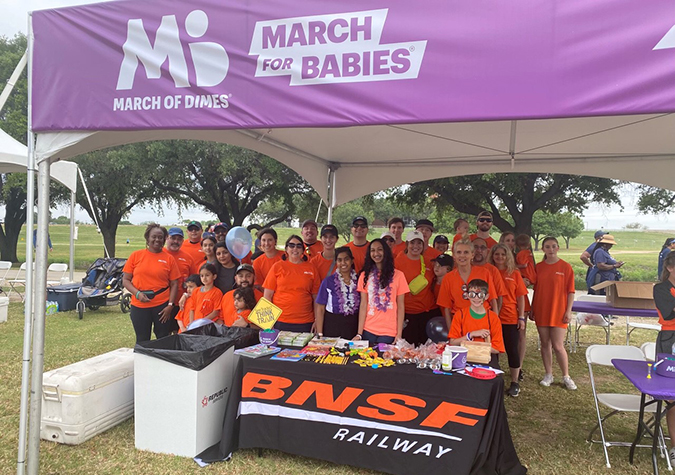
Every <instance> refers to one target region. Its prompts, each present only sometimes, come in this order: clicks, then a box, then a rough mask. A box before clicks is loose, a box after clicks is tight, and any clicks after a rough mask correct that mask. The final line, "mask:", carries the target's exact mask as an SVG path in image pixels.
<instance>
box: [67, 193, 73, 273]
mask: <svg viewBox="0 0 675 475" xmlns="http://www.w3.org/2000/svg"><path fill="white" fill-rule="evenodd" d="M74 233H75V192H74V191H71V192H70V261H69V264H68V269H69V270H70V272H69V273H68V277H69V280H70V282H73V281H74V280H75V235H74Z"/></svg>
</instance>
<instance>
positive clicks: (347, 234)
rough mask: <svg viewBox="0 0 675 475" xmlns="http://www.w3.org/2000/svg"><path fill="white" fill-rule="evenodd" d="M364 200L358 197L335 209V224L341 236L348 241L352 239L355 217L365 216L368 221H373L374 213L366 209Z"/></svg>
mask: <svg viewBox="0 0 675 475" xmlns="http://www.w3.org/2000/svg"><path fill="white" fill-rule="evenodd" d="M363 201H364V199H363V198H358V199H355V200H353V201H350V202H348V203H345V204H343V205H340V206H338V207H337V208H335V210H334V211H333V224H334V225H335V226H336V227H337V228H338V231H339V232H340V236H342V238H343V239H344V240H345V241H347V242H349V241H351V240H352V234H351V232H352V220H353V219H354V218H355V217H357V216H363V217H365V218H366V219H367V220H368V223H372V222H373V214H372V212H371V211H370V210H366V209H364V204H363Z"/></svg>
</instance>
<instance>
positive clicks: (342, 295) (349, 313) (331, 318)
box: [315, 246, 361, 340]
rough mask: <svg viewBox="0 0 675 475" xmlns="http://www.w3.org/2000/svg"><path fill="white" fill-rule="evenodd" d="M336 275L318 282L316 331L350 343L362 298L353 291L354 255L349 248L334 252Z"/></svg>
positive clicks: (354, 288) (356, 325)
mask: <svg viewBox="0 0 675 475" xmlns="http://www.w3.org/2000/svg"><path fill="white" fill-rule="evenodd" d="M335 267H336V272H335V273H334V274H332V275H329V276H328V277H326V278H325V279H324V280H323V282H321V287H320V288H319V293H318V295H317V297H316V303H317V307H316V312H315V318H316V321H315V328H316V332H317V333H318V334H319V336H320V337H322V336H327V337H342V338H345V339H347V340H351V339H352V338H354V336H355V335H356V332H357V331H358V325H359V304H360V303H361V296H360V294H359V293H358V292H357V291H356V282H357V275H356V271H354V256H353V255H352V250H351V249H350V248H348V247H346V246H345V247H340V248H338V249H336V250H335Z"/></svg>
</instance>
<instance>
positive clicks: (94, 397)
mask: <svg viewBox="0 0 675 475" xmlns="http://www.w3.org/2000/svg"><path fill="white" fill-rule="evenodd" d="M133 414H134V353H133V350H132V349H131V348H120V349H118V350H115V351H111V352H109V353H105V354H103V355H99V356H95V357H93V358H90V359H88V360H84V361H80V362H79V363H74V364H71V365H68V366H64V367H63V368H58V369H55V370H52V371H49V372H47V373H45V374H44V376H43V380H42V421H41V423H40V437H41V438H43V439H45V440H51V441H54V442H60V443H62V444H69V445H77V444H81V443H82V442H84V441H86V440H89V439H91V438H92V437H94V436H95V435H97V434H100V433H101V432H104V431H106V430H108V429H110V428H111V427H113V426H115V425H117V424H119V423H120V422H122V421H124V420H126V419H128V418H129V417H131V416H132V415H133Z"/></svg>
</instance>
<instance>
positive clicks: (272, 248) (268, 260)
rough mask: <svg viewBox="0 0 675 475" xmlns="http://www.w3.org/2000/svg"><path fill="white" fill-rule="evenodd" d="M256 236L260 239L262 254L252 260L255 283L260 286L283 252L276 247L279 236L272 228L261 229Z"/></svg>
mask: <svg viewBox="0 0 675 475" xmlns="http://www.w3.org/2000/svg"><path fill="white" fill-rule="evenodd" d="M258 238H259V239H260V250H261V251H262V252H263V254H261V255H259V256H258V257H257V258H256V259H255V260H254V261H253V269H255V284H256V285H259V286H262V284H263V282H265V277H267V274H268V272H269V271H270V269H271V268H272V266H273V265H274V264H276V263H277V262H279V261H280V260H281V258H282V256H283V255H284V253H283V252H281V251H280V250H278V249H277V240H278V239H279V237H278V236H277V232H276V231H275V230H274V229H272V228H265V229H261V230H260V232H259V233H258Z"/></svg>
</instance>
